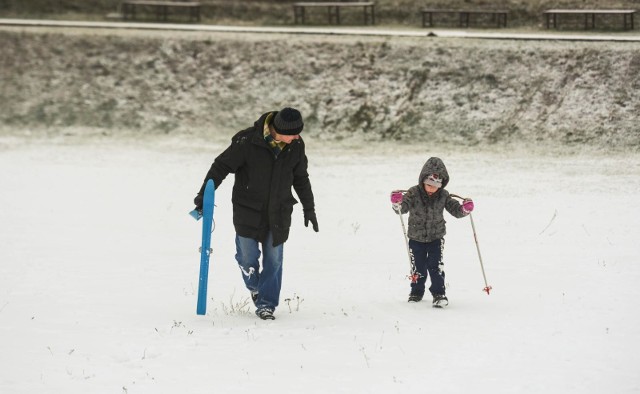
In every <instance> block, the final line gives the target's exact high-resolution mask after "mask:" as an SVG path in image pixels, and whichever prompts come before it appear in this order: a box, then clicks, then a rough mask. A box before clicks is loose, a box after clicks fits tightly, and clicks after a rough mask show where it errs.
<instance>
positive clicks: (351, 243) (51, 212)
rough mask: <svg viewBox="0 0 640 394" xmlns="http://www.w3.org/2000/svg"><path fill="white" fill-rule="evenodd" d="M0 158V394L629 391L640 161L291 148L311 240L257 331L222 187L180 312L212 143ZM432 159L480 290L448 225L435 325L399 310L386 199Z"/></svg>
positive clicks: (293, 243)
mask: <svg viewBox="0 0 640 394" xmlns="http://www.w3.org/2000/svg"><path fill="white" fill-rule="evenodd" d="M227 137H230V135H229V136H225V139H226V138H227ZM0 142H1V144H0V185H2V186H1V190H2V191H1V192H0V206H2V209H1V210H0V371H1V372H0V392H1V393H12V394H14V393H38V394H40V393H65V394H70V393H83V394H86V393H92V394H93V393H250V392H260V391H259V390H265V392H269V393H271V392H273V393H300V392H308V393H407V392H414V393H420V392H431V393H471V392H473V393H479V394H482V393H491V394H499V393H509V394H511V393H576V394H577V393H580V394H584V393H594V394H595V393H597V394H601V393H605V392H606V393H638V392H640V373H639V372H640V371H639V369H638V365H640V339H639V338H640V336H639V334H640V328H639V327H640V315H639V312H638V299H639V298H640V286H639V285H638V283H640V265H639V264H638V263H640V261H638V260H639V257H640V244H639V243H638V236H639V235H640V231H639V229H638V218H639V217H640V204H638V202H637V196H638V193H639V192H640V157H638V155H637V154H624V153H616V154H609V155H607V154H604V153H579V154H571V155H561V156H559V157H557V156H554V155H551V154H549V155H545V154H538V153H531V152H527V151H526V150H524V149H523V150H518V149H513V150H508V151H504V152H500V150H499V149H487V148H485V149H483V150H481V151H474V150H471V149H466V150H456V149H451V148H449V147H440V146H413V147H408V146H406V145H382V144H372V145H369V146H361V147H355V146H352V147H348V146H347V147H336V146H335V145H334V144H332V143H331V142H330V141H329V142H328V141H324V142H322V145H323V146H321V143H319V142H318V141H313V140H310V141H307V145H308V155H309V159H310V174H311V179H312V184H313V187H314V192H315V195H316V203H317V213H318V220H319V225H320V233H317V234H316V233H314V232H313V231H312V230H311V229H308V228H304V226H303V224H302V221H303V220H302V213H301V210H300V207H299V206H297V208H296V211H295V212H294V226H293V229H292V235H291V238H290V240H289V241H288V242H287V244H286V245H285V262H284V264H285V271H284V284H283V292H282V299H281V306H280V308H279V309H278V310H277V311H276V317H277V320H275V321H272V322H268V321H261V320H259V319H258V318H257V317H256V316H255V315H254V314H253V307H250V306H249V305H248V304H249V301H248V293H247V291H246V290H245V289H244V288H243V285H242V280H241V274H240V272H239V270H238V268H237V266H236V263H235V260H234V244H233V236H234V233H233V228H232V224H231V203H230V195H231V185H232V178H231V177H230V178H228V179H227V180H226V182H225V183H223V185H222V186H221V188H220V189H218V192H217V207H216V228H215V231H214V234H213V240H212V247H213V249H214V254H213V257H212V265H211V270H210V278H209V300H208V313H207V315H206V316H197V315H196V293H197V279H198V269H199V254H198V246H199V237H200V226H199V223H196V222H195V221H193V219H191V218H190V217H189V216H188V215H187V212H188V211H189V210H190V209H192V204H191V201H192V198H193V196H194V193H195V192H196V191H197V189H198V187H199V186H200V182H201V181H202V177H203V176H204V174H205V172H206V170H207V169H208V166H209V165H210V163H211V161H212V160H213V158H214V157H215V156H216V155H217V154H218V153H219V152H220V151H221V150H222V149H223V148H224V147H225V144H226V141H221V142H210V143H207V144H206V145H205V146H203V147H200V148H195V147H194V146H195V145H196V144H195V143H193V142H190V143H187V142H185V141H184V140H181V139H180V138H177V137H171V138H169V137H154V139H152V138H147V139H144V140H139V141H132V140H128V139H127V138H112V139H107V138H99V137H96V138H94V139H91V140H88V141H83V142H79V143H77V142H67V141H65V140H64V138H63V139H57V140H45V139H37V138H36V139H32V140H27V141H25V140H22V139H9V138H4V139H2V141H0ZM332 145H334V146H332ZM429 156H439V157H441V158H442V159H443V160H444V161H445V163H446V164H447V166H448V169H449V172H450V174H451V176H452V181H451V183H450V184H449V186H448V189H449V190H450V191H451V192H454V193H457V194H461V195H464V196H470V197H473V198H474V200H475V202H476V211H474V220H475V224H476V228H477V231H478V237H479V241H480V248H481V251H482V257H483V260H484V264H485V269H486V273H487V278H488V282H489V284H490V285H492V286H493V291H492V293H491V295H489V296H488V295H486V294H485V293H483V292H482V288H483V287H484V281H483V278H482V273H481V270H480V264H479V262H478V256H477V252H476V249H475V244H474V241H473V235H472V230H471V225H470V221H469V220H468V219H466V218H465V219H460V220H458V219H455V218H453V217H449V218H450V219H449V220H448V224H447V225H448V235H447V238H446V241H447V243H446V248H445V264H446V266H445V267H446V273H447V282H448V296H449V299H450V306H449V308H448V309H445V310H436V309H433V308H431V305H430V303H429V302H422V303H418V304H408V303H407V302H406V297H407V294H408V290H409V282H408V280H407V279H406V278H405V276H406V274H407V272H408V261H407V256H406V249H405V247H404V245H403V242H404V241H403V236H402V231H401V226H400V223H399V219H398V217H397V216H396V215H395V214H394V213H393V212H392V210H391V208H390V206H389V202H388V196H389V192H390V191H391V190H392V189H395V188H408V187H409V186H411V185H413V184H414V183H415V182H416V181H417V176H418V173H419V171H420V168H421V166H422V164H423V163H424V162H425V161H426V159H427V158H428V157H429Z"/></svg>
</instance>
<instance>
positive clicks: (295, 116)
mask: <svg viewBox="0 0 640 394" xmlns="http://www.w3.org/2000/svg"><path fill="white" fill-rule="evenodd" d="M303 127H304V123H302V115H300V112H299V111H298V110H297V109H294V108H288V107H287V108H284V109H283V110H282V111H279V112H278V113H277V114H276V116H275V118H274V119H273V128H274V129H276V132H277V133H278V134H282V135H296V134H300V132H301V131H302V128H303Z"/></svg>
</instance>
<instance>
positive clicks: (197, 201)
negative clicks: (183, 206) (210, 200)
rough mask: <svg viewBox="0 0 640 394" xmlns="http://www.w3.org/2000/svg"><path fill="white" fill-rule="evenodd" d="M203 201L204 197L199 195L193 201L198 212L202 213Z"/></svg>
mask: <svg viewBox="0 0 640 394" xmlns="http://www.w3.org/2000/svg"><path fill="white" fill-rule="evenodd" d="M203 199H204V198H203V197H202V195H201V194H198V195H197V196H196V198H194V199H193V203H194V204H196V209H197V210H198V211H202V200H203Z"/></svg>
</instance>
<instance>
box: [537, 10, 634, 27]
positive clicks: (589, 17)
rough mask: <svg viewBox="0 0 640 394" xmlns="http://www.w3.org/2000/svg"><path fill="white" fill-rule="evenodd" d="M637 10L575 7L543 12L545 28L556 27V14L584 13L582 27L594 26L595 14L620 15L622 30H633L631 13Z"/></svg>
mask: <svg viewBox="0 0 640 394" xmlns="http://www.w3.org/2000/svg"><path fill="white" fill-rule="evenodd" d="M636 11H637V10H630V9H627V10H597V9H591V10H576V9H551V10H546V11H544V12H543V15H544V17H545V19H546V25H547V29H549V28H551V25H553V28H554V29H557V28H558V15H584V28H585V30H586V29H589V28H591V29H595V28H596V15H621V16H622V28H623V29H624V30H628V29H630V30H633V28H634V26H633V15H634V14H635V13H636Z"/></svg>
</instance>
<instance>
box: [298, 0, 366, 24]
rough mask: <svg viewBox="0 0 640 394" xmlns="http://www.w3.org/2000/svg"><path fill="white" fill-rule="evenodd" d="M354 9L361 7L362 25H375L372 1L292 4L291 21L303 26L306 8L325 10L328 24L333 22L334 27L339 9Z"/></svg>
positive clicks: (338, 17) (338, 20) (337, 21)
mask: <svg viewBox="0 0 640 394" xmlns="http://www.w3.org/2000/svg"><path fill="white" fill-rule="evenodd" d="M354 7H362V9H363V16H364V24H365V25H368V24H369V23H371V24H372V25H375V23H376V11H375V7H376V3H375V2H373V1H342V2H341V1H331V2H318V1H312V2H300V3H293V20H294V22H293V23H294V24H296V25H297V24H298V23H301V24H304V23H305V17H306V12H305V10H306V9H307V8H326V9H327V16H328V18H329V24H330V25H331V24H333V23H334V21H335V24H336V25H339V24H340V9H341V8H354Z"/></svg>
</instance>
